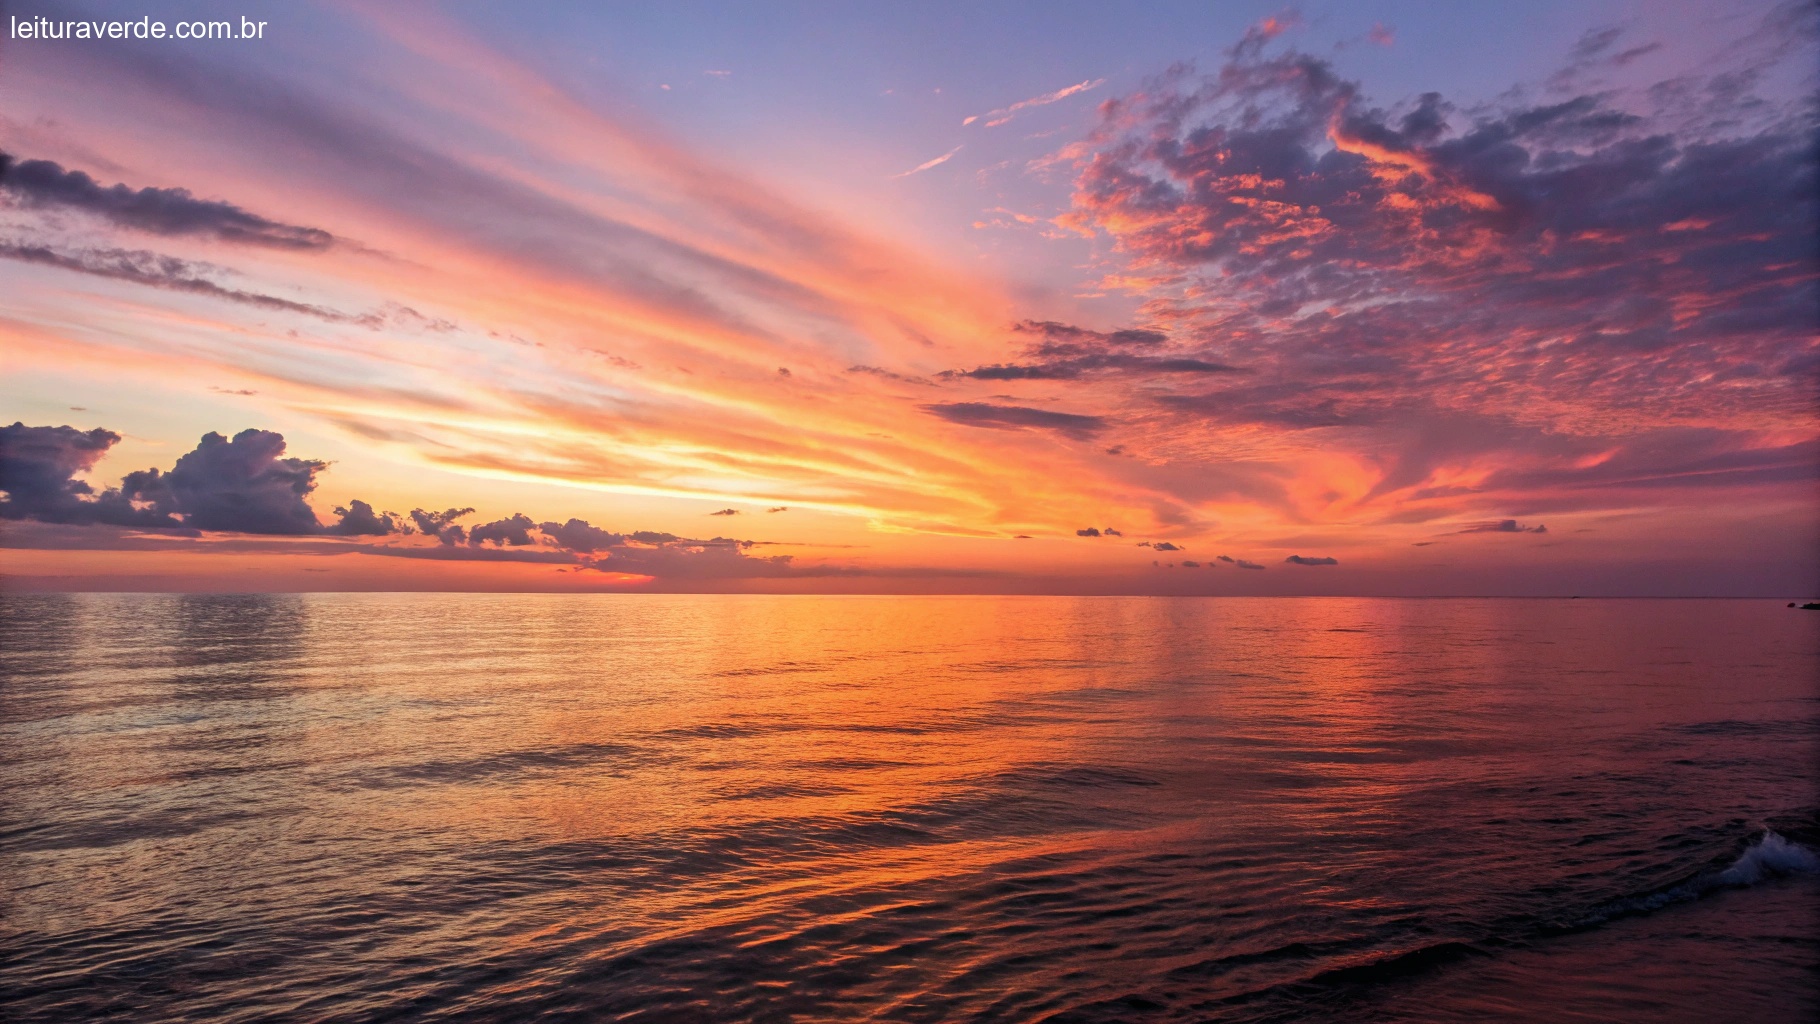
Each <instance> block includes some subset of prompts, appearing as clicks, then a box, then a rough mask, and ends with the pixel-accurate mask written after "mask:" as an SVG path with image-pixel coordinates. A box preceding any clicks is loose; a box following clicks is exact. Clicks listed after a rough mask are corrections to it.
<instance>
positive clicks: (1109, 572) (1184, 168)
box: [0, 0, 1820, 599]
mask: <svg viewBox="0 0 1820 1024" xmlns="http://www.w3.org/2000/svg"><path fill="white" fill-rule="evenodd" d="M520 6H522V5H510V6H508V5H498V4H466V3H452V4H438V5H434V6H429V5H425V6H414V5H400V4H380V3H330V4H305V3H298V4H284V5H276V4H274V5H256V4H242V5H240V6H234V5H229V4H161V3H158V2H151V3H146V2H139V0H135V2H134V3H132V4H127V3H120V4H111V3H91V4H84V5H68V4H43V3H37V4H34V3H15V4H11V5H9V6H7V7H5V8H4V11H3V13H0V22H4V23H5V24H4V25H0V27H3V28H5V29H6V30H7V31H6V33H5V35H4V36H0V153H4V154H5V156H4V157H3V158H0V371H3V373H0V424H11V425H10V426H0V491H3V492H4V494H5V498H4V500H3V501H0V572H3V573H4V587H5V588H6V589H9V590H129V591H142V590H180V591H198V590H201V591H243V590H270V591H295V590H327V591H334V590H456V591H473V590H551V591H571V590H573V591H640V590H657V591H700V592H775V593H810V592H815V593H982V594H997V593H1004V594H1024V593H1069V594H1073V593H1084V594H1093V593H1116V594H1158V595H1165V594H1360V595H1369V594H1386V595H1430V596H1450V595H1513V596H1526V595H1576V594H1577V595H1587V596H1598V595H1641V596H1698V595H1735V596H1769V595H1774V596H1787V597H1789V598H1791V599H1792V598H1805V597H1809V596H1812V595H1811V594H1810V593H1809V592H1810V591H1811V590H1812V589H1813V586H1814V582H1813V581H1814V580H1816V579H1820V516H1817V514H1816V512H1817V510H1820V418H1817V415H1816V414H1817V411H1820V410H1817V408H1816V397H1817V394H1820V392H1817V390H1816V387H1817V384H1820V339H1817V337H1816V333H1817V332H1816V325H1817V323H1820V255H1817V253H1816V248H1815V245H1816V243H1815V238H1816V195H1820V192H1817V191H1816V184H1817V182H1816V180H1815V179H1816V174H1815V151H1814V148H1813V139H1814V129H1815V126H1816V113H1817V108H1816V103H1815V99H1816V81H1815V77H1814V73H1815V62H1814V61H1813V60H1812V57H1813V53H1814V46H1815V43H1816V37H1817V35H1820V18H1817V16H1816V10H1817V9H1816V7H1815V6H1814V5H1813V4H1811V3H1724V4H1720V3H1691V2H1664V3H1648V4H1644V3H1616V2H1603V3H1584V2H1578V3H1552V2H1542V3H1533V4H1521V5H1493V4H1443V3H1406V2H1394V3H1393V2H1384V3H1375V4H1372V3H1368V4H1357V3H1354V4H1326V5H1322V4H1306V5H1301V6H1294V7H1285V6H1282V5H1280V4H1263V3H1211V2H1205V0H1204V2H1201V3H1194V4H1189V3H1159V4H1150V5H1142V6H1141V8H1140V9H1137V10H1120V9H1114V8H1113V7H1111V6H1109V5H1104V4H1097V5H1085V4H1041V5H1038V4H1020V5H1012V4H988V5H980V4H925V3H918V4H901V5H854V4H832V3H829V4H768V5H730V4H729V5H712V4H661V5H608V6H602V5H592V4H570V5H555V4H552V5H537V6H536V7H535V8H533V9H531V10H528V11H527V10H522V9H519V7H520ZM40 18H43V19H46V20H45V22H43V23H40V22H39V20H38V19H40ZM115 19H119V20H127V21H132V22H139V21H140V20H141V19H146V21H147V22H151V21H158V22H163V23H165V24H166V25H167V31H174V26H175V25H176V24H178V23H188V22H192V21H211V20H223V21H227V22H228V23H229V24H230V25H233V26H234V27H235V30H236V32H238V29H239V26H240V24H241V23H242V22H243V21H248V22H249V23H250V22H251V21H263V22H264V23H265V24H264V25H263V27H261V28H258V29H257V30H256V32H257V38H230V39H204V40H196V39H181V40H180V39H175V38H164V39H143V40H141V39H108V38H101V39H95V38H79V37H75V36H79V34H80V32H79V30H78V29H77V27H76V25H77V23H82V22H96V23H101V22H106V21H109V20H115ZM21 23H25V24H27V25H28V26H30V25H40V24H42V25H44V26H48V28H43V27H41V28H39V29H37V30H36V31H38V32H39V33H44V32H46V31H48V32H49V33H50V34H51V35H52V36H53V38H23V37H21V35H20V31H19V28H18V26H19V24H21ZM57 26H62V27H61V28H59V27H57ZM57 35H67V36H72V38H55V37H54V36H57Z"/></svg>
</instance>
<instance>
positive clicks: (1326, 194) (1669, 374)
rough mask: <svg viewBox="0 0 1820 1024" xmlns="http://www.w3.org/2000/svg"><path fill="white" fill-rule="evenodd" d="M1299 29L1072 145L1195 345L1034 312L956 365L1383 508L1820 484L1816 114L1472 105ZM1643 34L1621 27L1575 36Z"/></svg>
mask: <svg viewBox="0 0 1820 1024" xmlns="http://www.w3.org/2000/svg"><path fill="white" fill-rule="evenodd" d="M1809 20H1810V21H1811V19H1809ZM1800 31H1801V32H1803V33H1805V36H1811V35H1812V30H1811V26H1806V27H1804V28H1802V29H1801V30H1800ZM1271 34H1272V33H1270V32H1265V31H1262V30H1259V31H1257V32H1254V33H1253V35H1251V36H1248V37H1247V40H1248V41H1247V42H1245V43H1242V44H1241V45H1240V46H1239V47H1236V48H1235V49H1234V50H1233V51H1232V53H1231V56H1230V59H1229V60H1228V61H1226V63H1225V64H1224V65H1223V66H1221V67H1219V68H1218V69H1217V70H1216V71H1214V72H1213V73H1211V74H1206V75H1200V74H1197V73H1196V72H1195V71H1194V70H1193V69H1190V68H1179V69H1177V70H1174V71H1171V72H1169V73H1167V74H1165V75H1163V76H1160V77H1158V78H1156V79H1154V80H1152V81H1150V82H1148V83H1146V84H1145V87H1144V88H1143V90H1142V91H1141V92H1138V93H1134V94H1132V95H1129V96H1124V97H1116V98H1114V99H1111V100H1108V101H1107V102H1106V104H1104V117H1103V120H1102V122H1101V124H1100V126H1099V128H1097V129H1096V130H1095V132H1094V133H1093V134H1092V135H1090V136H1089V137H1088V138H1087V139H1085V140H1083V141H1082V142H1081V143H1080V144H1079V145H1078V146H1076V147H1075V148H1074V149H1072V150H1070V151H1069V153H1071V154H1072V156H1070V157H1069V158H1070V159H1076V161H1077V162H1076V164H1075V167H1076V177H1075V184H1074V193H1073V196H1072V200H1071V204H1072V207H1071V209H1070V210H1069V211H1068V212H1067V213H1065V214H1063V215H1062V216H1061V217H1059V218H1057V222H1058V224H1060V225H1062V226H1064V227H1067V228H1069V229H1071V230H1075V231H1079V232H1083V233H1086V234H1089V235H1091V236H1092V237H1094V238H1096V239H1099V240H1100V242H1101V244H1102V245H1104V246H1107V247H1108V248H1109V250H1110V252H1109V256H1110V257H1111V258H1112V259H1113V260H1116V261H1122V263H1123V264H1124V266H1123V267H1117V266H1116V264H1115V269H1114V270H1113V271H1112V273H1113V274H1115V275H1118V276H1120V277H1121V279H1124V280H1131V281H1141V282H1145V283H1143V284H1142V285H1141V286H1134V287H1135V294H1136V296H1137V297H1138V298H1139V299H1140V300H1141V302H1142V305H1141V307H1140V310H1141V315H1142V316H1143V317H1144V318H1145V320H1146V321H1147V322H1148V323H1149V324H1152V325H1155V326H1156V327H1160V328H1163V329H1164V330H1166V332H1167V335H1168V337H1169V339H1170V340H1169V341H1167V342H1164V341H1161V340H1159V341H1158V342H1156V343H1155V346H1156V347H1149V348H1144V349H1137V348H1133V347H1130V346H1115V345H1111V344H1108V343H1107V342H1106V341H1105V340H1103V339H1101V338H1099V337H1097V336H1089V337H1087V338H1085V339H1084V340H1083V339H1079V338H1077V337H1076V336H1074V335H1071V333H1070V331H1069V329H1067V327H1066V325H1051V324H1042V323H1040V322H1033V323H1032V324H1031V325H1030V327H1029V328H1028V329H1029V330H1030V331H1031V333H1033V334H1035V335H1037V337H1038V339H1039V341H1038V343H1037V346H1036V347H1037V348H1047V349H1049V350H1050V351H1048V352H1045V353H1043V354H1042V355H1041V357H1033V358H1032V359H1029V360H1024V361H1018V362H1014V363H1013V362H1007V363H1003V364H998V365H992V366H982V367H980V368H978V369H977V370H974V371H968V372H967V373H966V374H958V375H957V376H975V377H983V378H998V379H1005V378H1011V377H1023V378H1033V379H1043V380H1055V381H1064V382H1066V381H1073V382H1075V386H1078V387H1081V388H1083V389H1087V388H1092V389H1094V393H1095V395H1096V396H1097V397H1098V399H1099V400H1100V401H1102V402H1109V403H1110V402H1117V403H1120V404H1121V405H1122V406H1123V407H1125V408H1129V409H1133V410H1136V409H1141V408H1142V407H1143V406H1144V405H1149V406H1150V407H1151V408H1152V409H1153V410H1155V411H1154V412H1153V413H1151V414H1149V416H1146V415H1145V414H1143V413H1139V412H1136V411H1134V412H1132V413H1131V414H1130V415H1129V416H1128V417H1127V422H1130V423H1132V424H1134V425H1135V424H1138V423H1142V424H1144V427H1145V430H1146V432H1147V433H1148V434H1149V435H1150V438H1151V439H1152V441H1151V443H1152V445H1167V446H1169V447H1171V448H1173V449H1175V450H1180V449H1181V448H1184V447H1187V446H1188V445H1189V444H1190V442H1189V441H1188V440H1187V439H1188V438H1198V439H1199V440H1198V441H1196V442H1193V443H1194V444H1195V445H1196V446H1197V447H1202V448H1217V447H1220V446H1222V445H1240V446H1246V447H1261V448H1263V449H1264V450H1265V451H1266V452H1267V453H1268V455H1269V456H1271V457H1275V458H1278V459H1281V460H1284V463H1288V464H1293V463H1294V461H1295V460H1297V459H1302V458H1306V459H1310V460H1314V459H1331V458H1335V457H1338V458H1343V459H1345V460H1347V461H1350V462H1352V463H1353V464H1355V465H1359V466H1361V467H1368V472H1376V473H1377V474H1378V478H1377V479H1376V480H1375V481H1373V482H1372V483H1371V484H1370V486H1369V487H1367V488H1365V489H1364V490H1363V492H1362V494H1361V495H1360V496H1359V497H1360V498H1361V499H1362V500H1363V501H1365V502H1368V503H1369V502H1375V501H1380V500H1383V501H1391V502H1397V503H1403V502H1411V501H1424V502H1431V503H1436V504H1439V503H1442V502H1445V503H1446V504H1448V505H1451V506H1453V507H1454V508H1456V509H1458V510H1459V511H1466V510H1467V509H1468V508H1471V507H1473V506H1475V505H1476V506H1477V507H1479V508H1483V507H1484V503H1486V502H1488V501H1492V500H1498V499H1499V498H1500V497H1501V496H1502V497H1506V498H1508V497H1509V496H1514V495H1522V496H1523V497H1524V498H1525V500H1526V501H1527V502H1528V504H1529V505H1531V506H1532V507H1553V506H1558V507H1570V506H1571V507H1589V506H1590V505H1591V504H1594V503H1602V504H1603V506H1604V507H1626V506H1627V505H1628V504H1630V503H1632V502H1634V501H1635V499H1634V498H1631V497H1628V496H1626V495H1625V494H1624V493H1622V492H1625V491H1635V490H1637V489H1639V488H1644V487H1648V488H1652V489H1655V488H1685V489H1690V490H1692V489H1707V488H1716V487H1744V486H1755V485H1760V484H1768V483H1778V482H1783V483H1792V482H1794V481H1796V480H1797V479H1812V478H1813V476H1814V467H1815V459H1816V454H1815V453H1814V452H1810V451H1808V450H1807V449H1805V448H1802V449H1800V450H1799V451H1797V450H1796V449H1795V448H1792V447H1790V445H1791V442H1793V443H1798V444H1802V445H1805V444H1808V443H1810V442H1811V441H1812V438H1813V430H1814V426H1813V424H1814V421H1813V417H1812V385H1811V382H1812V379H1813V375H1814V373H1815V372H1816V368H1817V367H1820V354H1817V353H1820V349H1816V347H1815V342H1814V339H1813V335H1812V320H1813V310H1814V308H1816V306H1817V305H1820V261H1816V259H1815V255H1814V251H1813V246H1812V238H1813V234H1814V232H1815V230H1816V224H1817V220H1820V203H1817V202H1816V198H1815V197H1816V195H1820V174H1816V160H1815V156H1814V151H1813V148H1812V146H1811V139H1812V138H1813V137H1814V135H1815V132H1816V128H1817V127H1820V125H1817V124H1816V117H1815V110H1816V108H1814V107H1813V106H1812V105H1811V104H1808V103H1806V102H1805V101H1803V100H1800V99H1792V100H1788V101H1786V102H1778V101H1776V100H1774V99H1772V98H1765V97H1761V96H1757V95H1754V94H1752V93H1751V92H1750V91H1749V88H1750V86H1749V83H1750V82H1754V81H1757V80H1759V79H1761V78H1762V77H1763V75H1762V74H1761V73H1760V72H1757V71H1753V72H1751V74H1750V75H1745V74H1744V73H1743V72H1739V73H1738V74H1737V75H1734V76H1733V77H1731V78H1729V79H1728V78H1726V77H1725V75H1726V73H1727V72H1726V71H1724V70H1715V71H1713V72H1712V73H1710V74H1709V75H1708V76H1706V77H1701V76H1699V75H1695V76H1690V77H1687V78H1685V79H1681V80H1677V81H1676V82H1674V83H1667V84H1665V85H1663V86H1661V87H1659V88H1656V89H1652V90H1649V91H1646V92H1643V93H1641V94H1626V95H1620V94H1618V93H1616V92H1610V91H1602V92H1585V93H1581V94H1576V95H1568V96H1565V97H1560V98H1554V99H1550V100H1549V101H1547V102H1537V101H1535V100H1534V99H1533V98H1531V99H1524V97H1526V96H1528V97H1533V96H1534V95H1535V93H1534V92H1533V91H1527V92H1526V91H1523V90H1517V91H1513V92H1511V93H1509V94H1507V96H1506V98H1505V99H1503V100H1501V101H1499V102H1497V103H1494V104H1490V105H1484V106H1480V107H1477V108H1473V109H1472V111H1471V112H1470V113H1464V112H1463V108H1462V107H1461V106H1460V105H1457V104H1455V103H1453V102H1451V101H1450V100H1449V99H1448V98H1447V97H1445V96H1443V95H1441V94H1439V93H1427V94H1423V95H1421V96H1417V97H1412V98H1409V99H1406V100H1404V101H1402V102H1399V103H1394V104H1380V103H1377V102H1375V101H1373V100H1371V99H1370V98H1368V97H1367V95H1366V93H1365V90H1364V87H1363V86H1362V85H1361V84H1360V83H1358V82H1355V81H1351V80H1348V79H1346V78H1345V77H1343V76H1342V75H1341V74H1340V73H1339V72H1338V71H1337V70H1336V69H1335V68H1334V66H1333V65H1332V64H1331V63H1329V62H1328V61H1326V60H1323V59H1321V58H1319V57H1315V56H1311V55H1307V54H1303V53H1298V52H1295V51H1293V50H1291V51H1288V52H1271V48H1272V46H1274V45H1276V44H1270V36H1271ZM1267 44H1269V45H1267ZM1645 50H1647V46H1643V47H1628V48H1627V47H1625V46H1623V45H1622V40H1621V38H1620V37H1619V35H1617V34H1609V38H1608V37H1607V36H1606V35H1601V36H1599V37H1598V38H1590V39H1588V40H1584V41H1583V43H1582V45H1581V47H1580V48H1579V49H1578V51H1577V52H1576V55H1575V56H1573V57H1572V58H1571V60H1572V61H1577V62H1584V61H1588V60H1598V61H1610V60H1612V59H1615V58H1614V55H1617V56H1622V55H1626V54H1632V53H1635V56H1631V57H1629V58H1628V59H1631V60H1634V59H1637V57H1640V56H1641V55H1642V51H1645ZM1752 76H1755V77H1752ZM1163 349H1167V351H1163ZM1114 354H1126V355H1134V354H1141V355H1142V356H1144V357H1147V358H1163V357H1167V358H1179V359H1192V360H1196V361H1198V362H1201V363H1205V364H1209V365H1208V367H1207V368H1192V367H1187V368H1183V369H1188V370H1191V371H1193V372H1183V369H1178V368H1174V367H1165V366H1163V365H1160V364H1150V365H1146V364H1144V363H1143V362H1141V361H1134V360H1123V359H1121V360H1114V361H1105V357H1106V356H1110V355H1114ZM1083 358H1087V359H1089V360H1090V361H1088V362H1077V361H1076V360H1080V359H1083ZM1215 366H1217V367H1223V368H1225V371H1226V372H1224V373H1220V372H1215V371H1214V370H1213V369H1212V367H1215ZM1115 371H1116V372H1115ZM1234 371H1242V372H1234ZM1150 416H1154V417H1156V418H1155V419H1152V418H1150ZM1772 424H1780V427H1777V426H1772ZM1260 427H1261V428H1271V429H1268V430H1267V431H1257V430H1255V428H1260ZM1701 429H1707V430H1712V431H1714V434H1713V435H1711V436H1709V437H1700V438H1698V441H1699V443H1698V444H1695V445H1675V444H1669V443H1666V438H1667V437H1668V436H1669V435H1671V434H1680V435H1686V436H1689V437H1693V436H1694V435H1693V433H1692V432H1694V431H1697V430H1701ZM1785 430H1786V431H1794V432H1795V433H1796V434H1797V435H1798V436H1799V440H1798V441H1794V439H1791V438H1790V437H1789V436H1788V435H1787V434H1786V433H1784V431H1785ZM1721 435H1722V436H1721ZM1121 440H1125V441H1127V443H1131V444H1136V443H1140V442H1138V441H1137V439H1136V438H1135V437H1134V438H1129V439H1127V438H1122V439H1121ZM1614 462H1615V463H1616V464H1613V463H1614ZM1467 467H1475V469H1474V470H1473V473H1474V476H1475V478H1476V479H1477V480H1478V481H1480V482H1479V483H1477V484H1475V487H1474V488H1473V493H1470V494H1468V493H1466V492H1464V491H1460V490H1458V489H1457V483H1456V482H1455V481H1456V480H1457V475H1458V473H1459V472H1462V471H1466V469H1467ZM1705 467H1710V469H1709V468H1705ZM1449 487H1454V488H1456V489H1455V490H1454V491H1452V492H1451V496H1450V492H1448V491H1447V488H1449ZM1570 491H1571V492H1574V493H1573V495H1572V496H1571V497H1569V496H1567V495H1568V492H1570ZM1543 496H1548V497H1547V498H1546V499H1545V498H1544V497H1543ZM1538 501H1542V502H1544V503H1543V504H1538ZM1551 503H1552V504H1551ZM1297 511H1304V510H1300V509H1298V510H1297Z"/></svg>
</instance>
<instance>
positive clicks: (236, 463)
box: [0, 423, 407, 537]
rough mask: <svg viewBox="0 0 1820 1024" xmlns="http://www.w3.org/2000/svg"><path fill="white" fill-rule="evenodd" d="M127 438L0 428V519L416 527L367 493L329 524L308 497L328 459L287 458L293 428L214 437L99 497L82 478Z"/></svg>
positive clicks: (277, 529)
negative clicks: (376, 507) (376, 505)
mask: <svg viewBox="0 0 1820 1024" xmlns="http://www.w3.org/2000/svg"><path fill="white" fill-rule="evenodd" d="M119 440H120V436H119V435H118V434H116V433H114V432H113V431H110V430H103V429H100V428H96V429H94V430H88V431H81V430H77V429H75V428H74V427H67V426H64V427H28V426H26V425H25V424H23V423H14V424H13V425H12V426H10V427H5V428H0V490H4V491H6V493H7V498H6V500H5V501H4V502H0V518H6V519H35V520H38V521H40V522H46V523H65V524H76V525H80V524H105V525H112V526H131V527H140V528H146V529H166V530H170V529H184V530H191V531H195V530H209V531H217V532H226V533H253V534H266V535H275V536H309V535H316V534H327V535H333V536H346V537H356V536H364V537H376V536H385V535H388V534H394V533H401V532H405V530H406V529H407V528H406V527H404V526H403V524H402V522H401V521H400V520H399V518H398V517H397V516H396V514H395V513H390V512H388V513H385V514H383V515H382V514H377V513H375V512H374V511H373V507H372V506H371V505H369V504H367V503H366V502H364V501H358V500H356V501H352V502H349V503H348V505H347V506H346V507H338V508H336V509H335V514H336V516H337V521H336V523H335V524H334V525H332V526H328V527H324V526H323V525H322V524H321V523H319V522H318V521H317V520H316V514H315V512H314V511H312V510H311V508H310V505H309V502H308V500H307V499H308V498H309V496H310V494H311V492H313V491H314V490H315V489H316V483H317V480H316V478H317V475H318V474H320V473H321V472H322V471H323V470H324V469H326V468H328V464H327V463H325V462H320V461H317V460H314V459H297V458H287V457H285V442H284V437H283V435H281V434H276V433H273V432H272V431H269V430H243V431H241V432H240V433H238V434H235V435H234V437H233V438H232V439H229V438H226V437H223V436H222V435H220V434H217V433H209V434H205V435H203V437H202V439H201V440H200V441H199V442H198V443H197V445H196V448H195V450H194V451H191V452H188V453H186V454H184V455H183V456H182V457H180V458H178V460H177V462H176V464H175V465H173V466H172V467H171V468H170V469H169V470H160V469H156V468H153V469H144V470H137V471H134V472H131V473H128V474H127V475H126V477H125V478H124V479H123V480H122V481H121V482H120V485H119V486H118V487H113V488H109V489H107V490H106V491H103V492H101V493H99V494H97V493H95V490H94V488H93V487H92V486H91V485H90V484H88V483H86V482H84V481H81V480H77V479H75V477H76V476H77V475H78V474H81V473H86V472H89V471H90V470H92V469H93V468H94V467H95V464H96V463H97V462H98V461H99V460H100V459H101V458H102V456H104V455H106V454H107V452H108V450H109V449H110V448H112V447H113V446H114V445H115V444H116V443H118V442H119Z"/></svg>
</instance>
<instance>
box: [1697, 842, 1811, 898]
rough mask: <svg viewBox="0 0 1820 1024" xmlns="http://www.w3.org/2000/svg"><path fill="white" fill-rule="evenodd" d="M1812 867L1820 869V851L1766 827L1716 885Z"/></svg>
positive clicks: (1748, 881)
mask: <svg viewBox="0 0 1820 1024" xmlns="http://www.w3.org/2000/svg"><path fill="white" fill-rule="evenodd" d="M1814 871H1820V854H1816V853H1815V852H1814V851H1812V850H1810V849H1808V848H1807V847H1805V846H1802V845H1801V844H1800V843H1797V842H1794V841H1792V840H1790V839H1787V838H1785V837H1784V836H1783V835H1782V834H1781V833H1779V832H1774V831H1765V832H1764V833H1763V837H1762V838H1761V839H1758V840H1757V841H1756V842H1754V843H1752V844H1751V845H1750V846H1748V847H1746V848H1745V850H1744V852H1743V853H1741V854H1739V855H1738V859H1737V860H1735V861H1733V862H1732V865H1731V867H1728V868H1726V869H1725V870H1724V871H1721V872H1719V876H1718V878H1717V879H1716V880H1715V881H1716V882H1717V884H1719V885H1756V884H1757V883H1758V882H1761V881H1763V880H1764V879H1766V878H1774V877H1777V876H1780V875H1792V874H1796V873H1798V872H1800V873H1805V872H1814Z"/></svg>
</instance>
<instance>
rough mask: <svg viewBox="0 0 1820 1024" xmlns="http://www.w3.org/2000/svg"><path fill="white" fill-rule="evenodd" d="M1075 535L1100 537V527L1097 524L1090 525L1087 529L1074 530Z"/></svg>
mask: <svg viewBox="0 0 1820 1024" xmlns="http://www.w3.org/2000/svg"><path fill="white" fill-rule="evenodd" d="M1074 535H1075V536H1076V537H1098V536H1099V535H1100V528H1099V527H1097V526H1089V527H1087V528H1086V529H1085V530H1076V531H1074Z"/></svg>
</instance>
